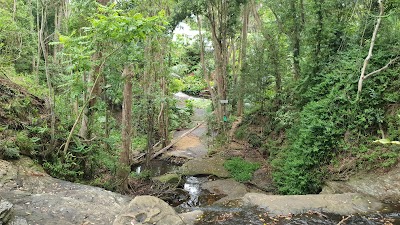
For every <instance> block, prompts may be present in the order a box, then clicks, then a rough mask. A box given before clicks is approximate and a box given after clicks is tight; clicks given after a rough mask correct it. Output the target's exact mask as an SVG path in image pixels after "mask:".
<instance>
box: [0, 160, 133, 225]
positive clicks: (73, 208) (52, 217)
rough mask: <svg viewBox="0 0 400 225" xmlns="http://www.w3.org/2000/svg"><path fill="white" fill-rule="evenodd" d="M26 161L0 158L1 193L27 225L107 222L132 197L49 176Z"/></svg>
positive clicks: (112, 219)
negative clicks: (11, 160)
mask: <svg viewBox="0 0 400 225" xmlns="http://www.w3.org/2000/svg"><path fill="white" fill-rule="evenodd" d="M28 161H29V160H28V159H24V160H22V161H19V162H13V163H10V162H7V161H4V160H0V174H2V175H3V177H1V182H0V196H1V197H2V198H4V199H7V200H8V201H9V202H11V203H12V204H13V212H14V215H15V216H17V218H25V219H26V221H27V223H28V224H60V225H70V224H71V225H72V224H74V225H76V224H104V225H109V224H112V222H113V221H114V220H115V217H116V215H118V214H119V213H120V211H121V210H122V208H123V206H125V205H127V204H128V203H129V201H130V200H131V199H132V198H130V197H127V196H123V195H120V194H117V193H113V192H110V191H106V190H104V189H101V188H98V187H92V186H88V185H82V184H75V183H71V182H67V181H62V180H58V179H55V178H52V177H50V176H48V175H46V174H44V173H42V171H41V170H40V169H36V168H34V167H28V166H27V165H30V164H31V163H33V162H32V161H31V163H27V162H28ZM3 169H7V170H3ZM17 170H19V172H18V173H17V172H16V171H17ZM13 222H14V224H18V223H17V222H18V221H13Z"/></svg>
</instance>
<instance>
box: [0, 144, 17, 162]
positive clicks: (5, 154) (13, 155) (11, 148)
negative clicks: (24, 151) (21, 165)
mask: <svg viewBox="0 0 400 225" xmlns="http://www.w3.org/2000/svg"><path fill="white" fill-rule="evenodd" d="M20 156H21V155H20V150H19V148H18V146H16V145H15V143H14V142H12V141H10V140H0V158H5V159H19V158H20Z"/></svg>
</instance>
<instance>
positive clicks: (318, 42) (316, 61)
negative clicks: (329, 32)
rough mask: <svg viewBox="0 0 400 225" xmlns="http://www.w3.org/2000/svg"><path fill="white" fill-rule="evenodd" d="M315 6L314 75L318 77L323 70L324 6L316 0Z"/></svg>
mask: <svg viewBox="0 0 400 225" xmlns="http://www.w3.org/2000/svg"><path fill="white" fill-rule="evenodd" d="M314 4H315V7H316V10H317V12H316V14H317V24H316V28H317V32H316V34H315V41H316V43H315V49H314V54H313V55H314V65H315V66H314V68H313V74H314V75H316V74H318V73H319V72H320V70H321V62H320V61H321V45H322V30H323V12H322V4H323V0H314Z"/></svg>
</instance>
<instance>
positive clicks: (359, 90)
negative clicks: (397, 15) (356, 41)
mask: <svg viewBox="0 0 400 225" xmlns="http://www.w3.org/2000/svg"><path fill="white" fill-rule="evenodd" d="M378 3H379V9H380V12H379V16H378V19H377V21H376V24H375V28H374V32H373V33H372V38H371V44H370V46H369V51H368V55H367V57H366V58H365V60H364V64H363V67H362V69H361V75H360V79H359V80H358V92H357V99H358V98H359V96H360V93H361V90H362V85H363V80H364V79H365V71H366V70H367V65H368V62H369V60H370V59H371V57H372V50H373V49H374V45H375V40H376V36H377V34H378V29H379V25H380V24H381V21H382V16H383V11H384V7H383V0H378Z"/></svg>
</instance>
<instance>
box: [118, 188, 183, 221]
mask: <svg viewBox="0 0 400 225" xmlns="http://www.w3.org/2000/svg"><path fill="white" fill-rule="evenodd" d="M131 224H135V225H146V224H148V225H150V224H152V225H154V224H155V225H165V224H168V225H184V222H183V220H182V218H181V217H180V216H179V215H178V214H177V213H176V212H175V210H174V209H173V208H172V207H171V206H169V205H168V204H167V203H166V202H164V201H163V200H161V199H159V198H156V197H154V196H150V195H144V196H137V197H135V198H134V199H133V200H132V201H131V202H130V203H129V205H128V206H126V207H125V208H124V209H123V210H122V211H121V213H120V214H119V215H118V216H117V218H116V219H115V221H114V223H113V225H131Z"/></svg>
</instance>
